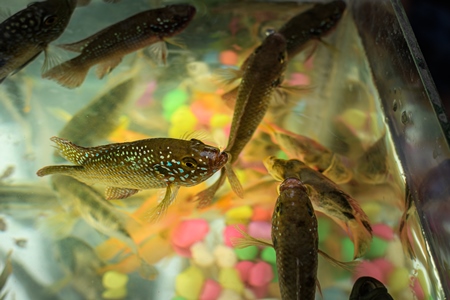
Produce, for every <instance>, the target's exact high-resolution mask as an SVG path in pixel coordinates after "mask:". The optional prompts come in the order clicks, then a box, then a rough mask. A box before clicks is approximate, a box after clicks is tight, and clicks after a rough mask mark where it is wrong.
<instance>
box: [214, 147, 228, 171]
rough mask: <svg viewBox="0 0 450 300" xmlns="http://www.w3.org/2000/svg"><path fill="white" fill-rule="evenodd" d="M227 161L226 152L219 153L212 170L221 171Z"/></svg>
mask: <svg viewBox="0 0 450 300" xmlns="http://www.w3.org/2000/svg"><path fill="white" fill-rule="evenodd" d="M228 159H229V155H228V153H227V152H225V151H223V152H220V153H219V155H218V156H217V159H215V160H214V165H213V167H214V168H217V169H221V168H222V167H223V166H224V165H225V164H226V163H227V162H228Z"/></svg>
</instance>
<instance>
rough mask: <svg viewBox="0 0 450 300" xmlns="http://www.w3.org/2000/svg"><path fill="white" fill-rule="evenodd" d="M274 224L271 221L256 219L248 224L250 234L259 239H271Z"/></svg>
mask: <svg viewBox="0 0 450 300" xmlns="http://www.w3.org/2000/svg"><path fill="white" fill-rule="evenodd" d="M271 232H272V224H270V223H269V222H261V221H255V222H251V223H250V224H248V234H249V235H250V236H252V237H254V238H257V239H267V240H271V239H272V238H271V236H270V233H271Z"/></svg>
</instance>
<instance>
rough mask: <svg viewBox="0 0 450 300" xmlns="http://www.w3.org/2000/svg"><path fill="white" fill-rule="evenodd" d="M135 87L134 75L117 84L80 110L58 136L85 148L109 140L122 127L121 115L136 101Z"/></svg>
mask: <svg viewBox="0 0 450 300" xmlns="http://www.w3.org/2000/svg"><path fill="white" fill-rule="evenodd" d="M122 76H124V74H122ZM135 87H136V78H135V77H133V76H128V78H126V79H125V80H122V81H120V82H118V83H117V84H114V85H113V86H112V88H110V89H108V90H107V91H105V92H103V93H101V94H100V95H99V96H97V97H95V98H94V99H93V100H92V101H91V102H90V103H89V104H88V105H86V106H85V107H83V108H82V109H80V110H79V111H78V112H77V113H76V114H75V115H74V116H73V117H72V118H71V119H70V121H69V122H67V123H66V125H65V126H64V127H63V129H61V131H60V132H59V134H58V136H59V137H61V138H64V139H67V140H70V141H72V143H74V144H77V145H83V146H85V147H88V146H94V145H95V143H96V142H98V141H100V140H103V139H106V138H107V137H108V136H109V135H110V134H111V133H112V132H114V130H115V129H116V128H117V127H118V126H119V124H120V114H121V113H122V112H123V111H124V109H125V107H126V105H127V104H129V103H130V101H132V99H134V98H133V97H132V92H133V89H134V88H135Z"/></svg>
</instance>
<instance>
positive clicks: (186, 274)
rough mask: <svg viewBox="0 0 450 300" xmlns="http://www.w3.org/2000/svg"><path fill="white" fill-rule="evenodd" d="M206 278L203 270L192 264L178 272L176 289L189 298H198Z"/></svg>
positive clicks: (179, 293)
mask: <svg viewBox="0 0 450 300" xmlns="http://www.w3.org/2000/svg"><path fill="white" fill-rule="evenodd" d="M204 280H205V278H204V277H203V273H202V271H201V270H200V269H199V268H197V267H195V266H190V267H189V268H187V269H186V270H184V271H183V272H181V273H180V274H178V276H177V278H176V279H175V290H176V292H177V294H178V295H180V296H181V297H184V298H186V299H188V300H195V299H198V298H199V296H200V292H201V290H202V286H203V281H204Z"/></svg>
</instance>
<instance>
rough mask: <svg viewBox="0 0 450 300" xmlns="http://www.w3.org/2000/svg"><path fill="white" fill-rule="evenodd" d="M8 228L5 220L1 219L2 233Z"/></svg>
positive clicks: (0, 229)
mask: <svg viewBox="0 0 450 300" xmlns="http://www.w3.org/2000/svg"><path fill="white" fill-rule="evenodd" d="M7 229H8V226H7V225H6V222H5V219H3V218H0V231H6V230H7Z"/></svg>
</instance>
